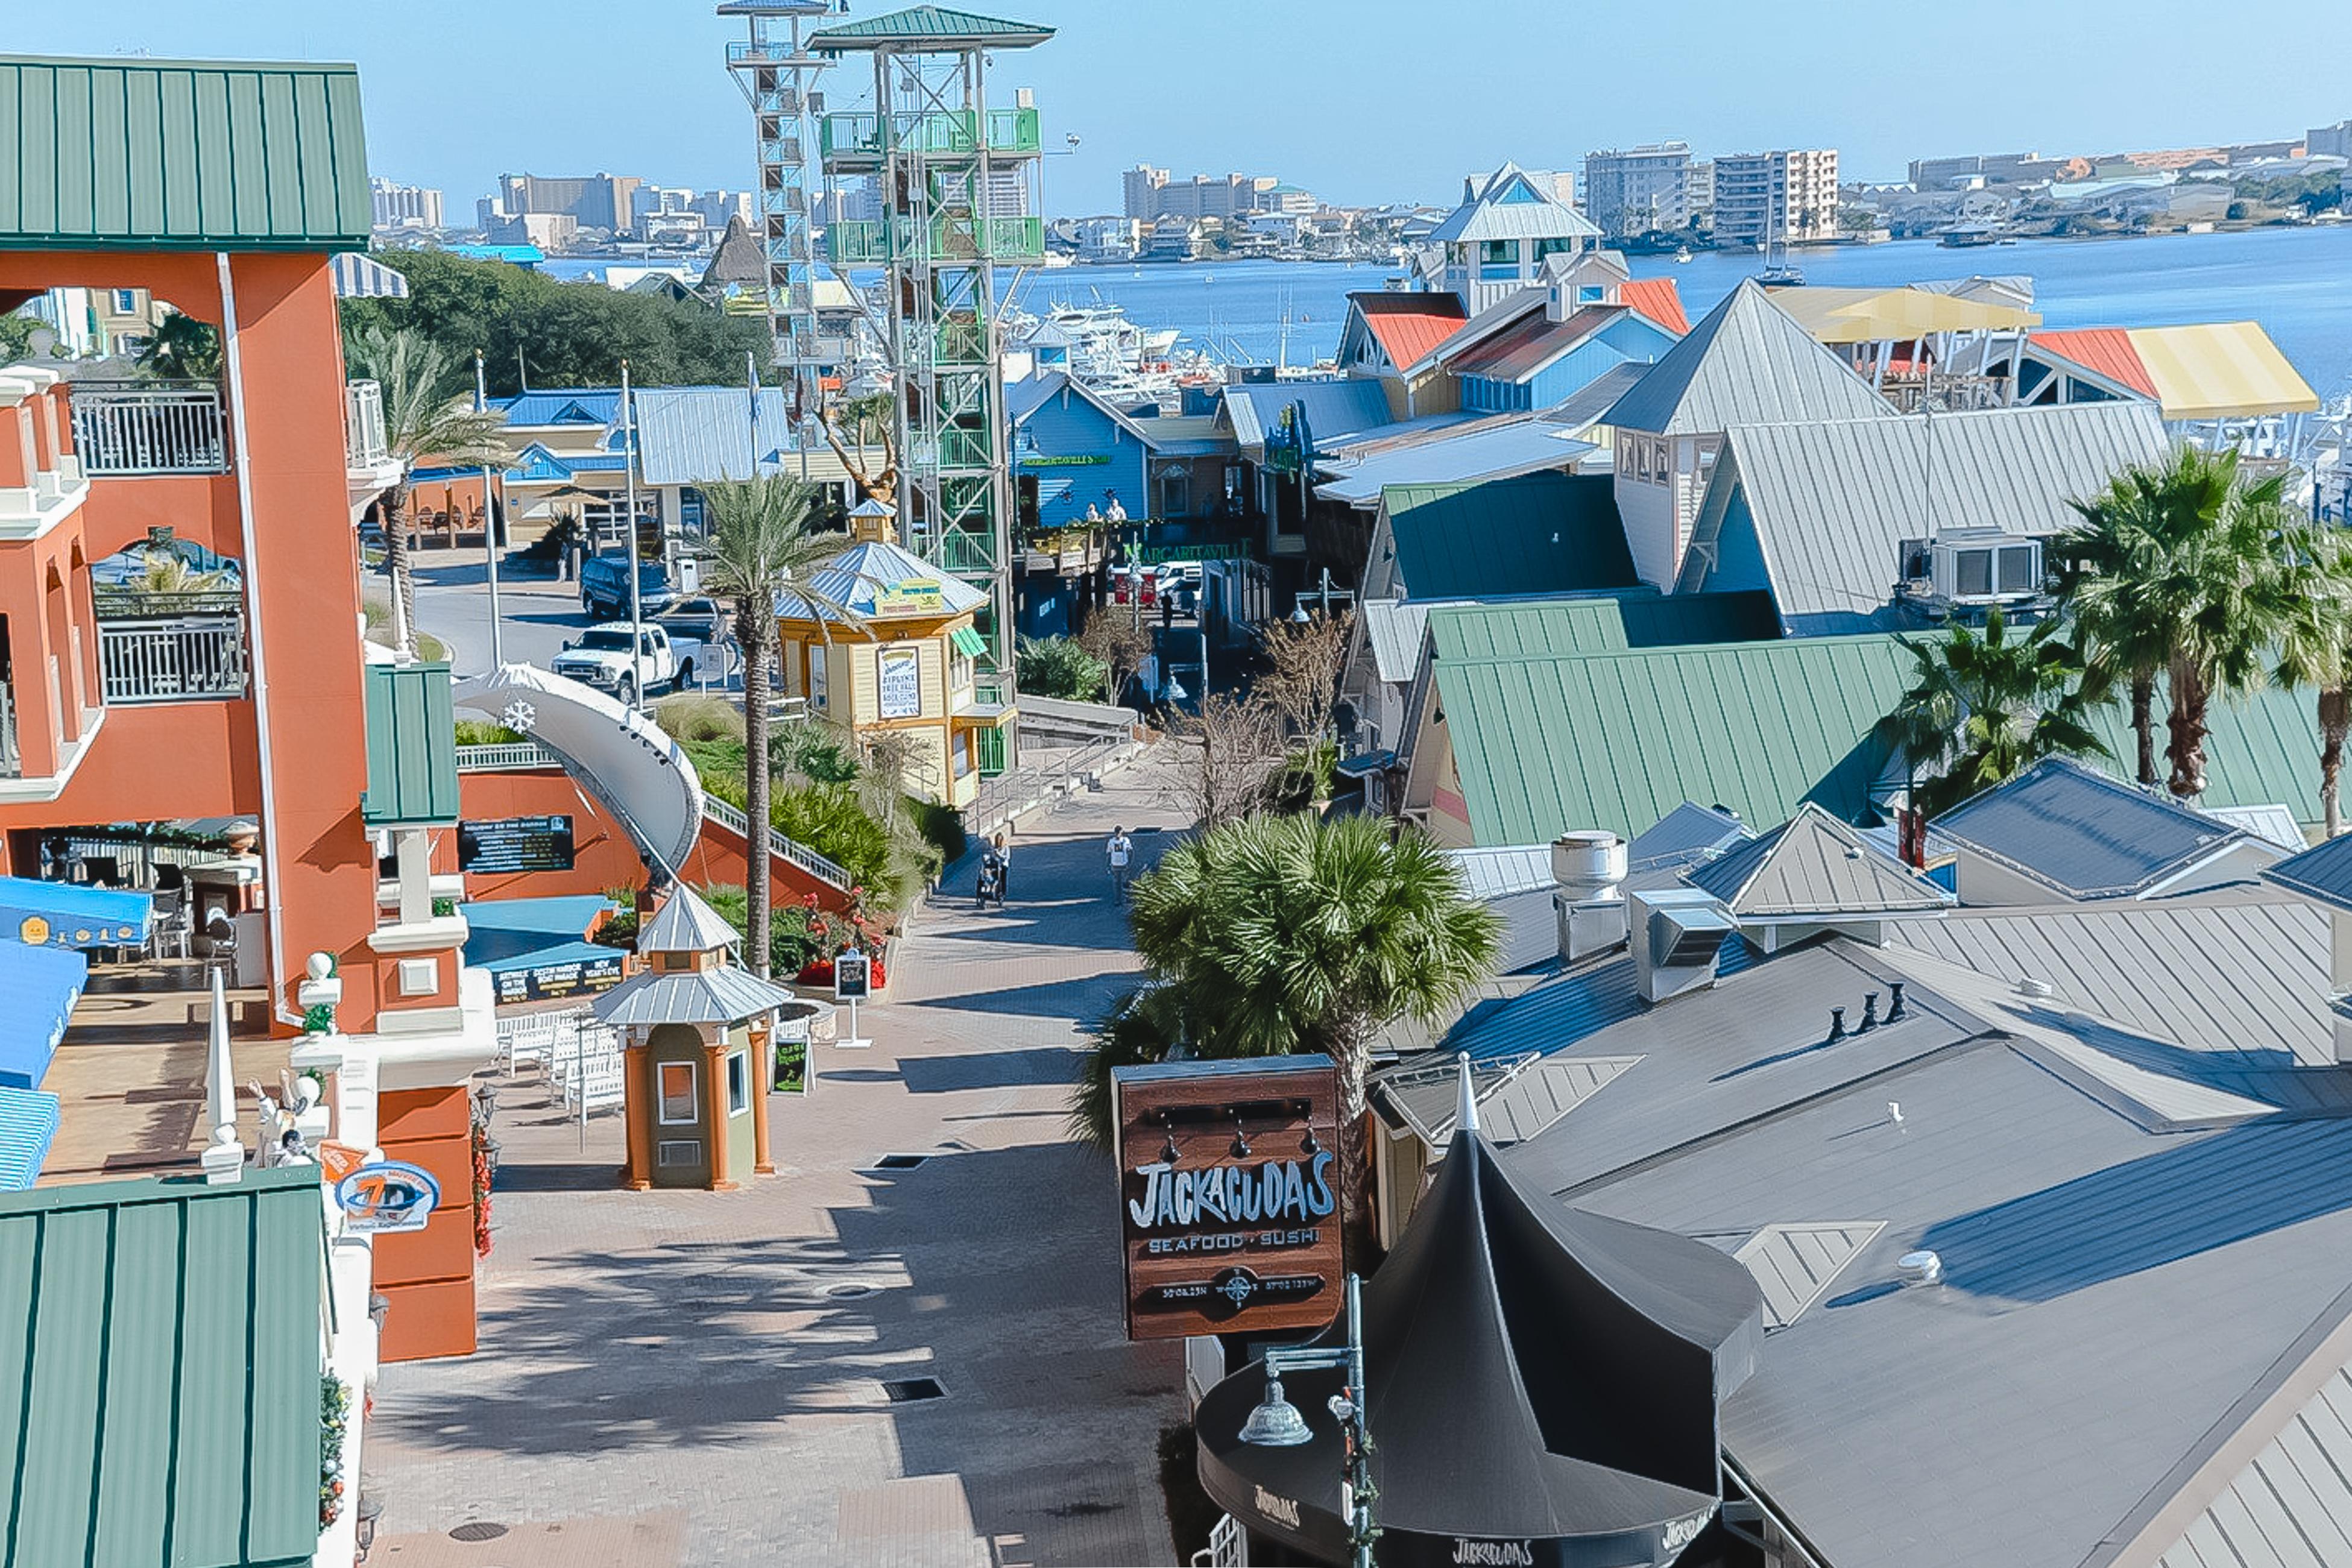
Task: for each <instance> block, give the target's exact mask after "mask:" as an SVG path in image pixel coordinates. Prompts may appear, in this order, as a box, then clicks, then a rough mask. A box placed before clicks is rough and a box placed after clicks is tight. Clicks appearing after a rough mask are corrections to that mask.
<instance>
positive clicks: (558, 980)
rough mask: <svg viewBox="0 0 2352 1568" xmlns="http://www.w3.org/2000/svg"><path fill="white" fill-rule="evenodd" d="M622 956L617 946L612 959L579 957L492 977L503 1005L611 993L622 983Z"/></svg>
mask: <svg viewBox="0 0 2352 1568" xmlns="http://www.w3.org/2000/svg"><path fill="white" fill-rule="evenodd" d="M621 958H622V953H621V950H620V949H619V948H618V947H615V948H614V949H613V950H612V955H611V956H609V957H607V956H604V955H603V954H598V955H597V956H594V957H587V956H577V957H568V958H561V959H556V960H552V961H551V962H549V963H545V964H535V965H532V966H530V967H528V968H513V969H496V970H493V971H491V975H490V978H491V979H492V980H493V981H495V982H496V983H497V988H498V1000H499V1001H500V1002H551V1001H559V1000H561V999H562V998H565V997H584V996H588V995H591V994H592V993H593V992H596V991H609V990H611V989H612V988H614V986H617V985H619V984H620V983H621Z"/></svg>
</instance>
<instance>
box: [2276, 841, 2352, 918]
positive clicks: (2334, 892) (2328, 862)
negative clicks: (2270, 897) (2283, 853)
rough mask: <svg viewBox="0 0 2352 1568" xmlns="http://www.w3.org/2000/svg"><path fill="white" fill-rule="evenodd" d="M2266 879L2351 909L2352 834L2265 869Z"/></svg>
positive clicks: (2342, 907)
mask: <svg viewBox="0 0 2352 1568" xmlns="http://www.w3.org/2000/svg"><path fill="white" fill-rule="evenodd" d="M2263 878H2264V879H2265V880H2266V881H2270V882H2274V883H2278V884H2279V886H2281V887H2284V888H2290V889H2292V890H2293V891H2294V892H2296V893H2299V894H2303V895H2304V896H2305V897H2306V898H2315V899H2317V900H2318V901H2319V902H2320V903H2322V904H2331V905H2333V906H2335V907H2336V908H2337V909H2352V833H2347V834H2345V835H2343V836H2341V837H2338V838H2334V839H2329V840H2327V841H2326V842H2324V843H2320V844H2317V845H2315V846H2313V847H2312V848H2310V849H2307V850H2305V851H2304V852H2303V853H2301V854H2299V855H2294V856H2291V857H2290V858H2288V859H2286V860H2283V861H2281V862H2278V863H2277V864H2276V865H2273V866H2266V867H2264V868H2263Z"/></svg>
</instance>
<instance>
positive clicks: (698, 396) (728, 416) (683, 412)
mask: <svg viewBox="0 0 2352 1568" xmlns="http://www.w3.org/2000/svg"><path fill="white" fill-rule="evenodd" d="M631 401H632V402H635V405H636V406H635V413H636V422H637V462H638V469H639V472H640V473H641V474H642V475H643V476H644V477H645V482H646V484H648V485H707V484H709V483H711V482H712V481H714V480H719V479H749V478H751V475H752V468H751V459H752V454H753V452H754V450H755V449H756V450H757V452H758V455H759V465H760V466H759V472H761V473H762V474H781V473H782V472H784V459H785V457H786V456H787V455H790V454H793V453H794V452H797V451H798V450H799V449H798V448H797V447H795V446H794V445H793V419H792V405H791V404H790V402H787V401H786V399H785V396H784V394H783V393H782V392H780V391H778V390H777V389H776V388H774V387H762V388H761V391H760V417H759V428H758V430H757V431H756V432H754V430H753V428H752V421H751V389H750V388H749V387H657V388H653V389H650V390H648V391H645V392H636V393H635V394H633V396H632V400H631Z"/></svg>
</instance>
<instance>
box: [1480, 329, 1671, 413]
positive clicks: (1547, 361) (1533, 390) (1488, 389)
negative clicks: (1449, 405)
mask: <svg viewBox="0 0 2352 1568" xmlns="http://www.w3.org/2000/svg"><path fill="white" fill-rule="evenodd" d="M1674 346H1675V335H1674V334H1673V333H1672V332H1669V331H1668V330H1666V329H1664V327H1661V326H1659V325H1658V324H1657V323H1656V322H1655V321H1653V320H1651V319H1649V318H1648V317H1646V316H1644V315H1643V314H1642V313H1641V312H1640V311H1638V310H1635V309H1633V308H1631V307H1630V306H1625V305H1583V306H1579V307H1576V308H1573V309H1571V310H1570V311H1569V312H1568V313H1567V314H1566V315H1564V316H1561V315H1559V314H1557V313H1556V312H1555V311H1553V310H1537V311H1531V312H1529V313H1528V315H1527V316H1526V317H1524V318H1522V319H1520V320H1518V321H1517V322H1514V323H1513V324H1512V325H1511V326H1510V327H1508V328H1507V329H1504V330H1503V331H1500V332H1497V333H1496V334H1495V335H1494V336H1493V337H1491V338H1488V339H1486V340H1485V341H1483V342H1480V343H1478V344H1476V345H1475V346H1474V347H1471V348H1468V349H1465V350H1464V351H1463V352H1462V353H1461V354H1460V355H1459V356H1458V357H1456V358H1455V359H1454V360H1453V361H1452V362H1451V363H1450V364H1449V365H1448V366H1447V367H1446V368H1447V369H1448V370H1450V371H1453V373H1454V376H1455V378H1456V379H1457V380H1458V381H1459V382H1460V383H1461V387H1462V407H1463V408H1464V409H1465V410H1468V411H1473V412H1475V413H1511V412H1513V411H1516V410H1532V409H1539V408H1551V407H1554V406H1556V405H1558V404H1559V403H1562V402H1567V401H1568V400H1569V399H1570V397H1573V396H1574V395H1575V394H1576V393H1578V392H1581V391H1582V390H1583V389H1584V388H1586V387H1588V386H1590V385H1591V384H1592V382H1594V381H1595V380H1597V379H1598V378H1599V377H1600V376H1601V375H1602V374H1603V373H1604V372H1606V371H1609V370H1611V369H1612V368H1613V367H1615V366H1618V365H1622V364H1627V363H1633V364H1649V363H1652V362H1654V361H1656V360H1658V359H1659V358H1661V357H1662V356H1663V355H1664V353H1665V351H1666V350H1668V349H1671V348H1673V347H1674Z"/></svg>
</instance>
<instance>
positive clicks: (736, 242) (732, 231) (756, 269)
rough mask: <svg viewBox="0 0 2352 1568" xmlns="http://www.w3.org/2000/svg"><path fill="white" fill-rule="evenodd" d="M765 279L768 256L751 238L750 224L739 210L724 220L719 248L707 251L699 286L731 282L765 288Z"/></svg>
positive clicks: (706, 288) (722, 286) (711, 287)
mask: <svg viewBox="0 0 2352 1568" xmlns="http://www.w3.org/2000/svg"><path fill="white" fill-rule="evenodd" d="M767 281H768V258H767V256H765V255H764V254H763V253H762V252H761V249H760V242H759V241H758V240H757V239H754V238H753V237H752V235H751V225H748V224H746V223H745V222H744V221H743V214H740V213H738V214H735V215H734V216H733V217H731V218H729V219H728V220H727V233H726V234H725V235H723V236H722V237H721V238H720V239H719V248H718V249H717V250H715V251H712V252H711V253H710V265H709V266H708V267H704V268H703V269H702V282H701V283H700V285H698V287H701V288H702V289H704V290H705V291H709V290H713V289H719V288H724V287H727V286H728V285H729V284H730V283H731V284H737V285H749V286H751V287H766V285H767Z"/></svg>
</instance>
